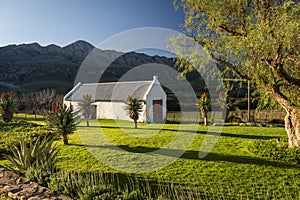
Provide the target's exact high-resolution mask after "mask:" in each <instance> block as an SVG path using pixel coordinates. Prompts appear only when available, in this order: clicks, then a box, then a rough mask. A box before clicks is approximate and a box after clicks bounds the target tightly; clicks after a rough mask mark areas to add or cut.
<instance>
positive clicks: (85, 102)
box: [78, 94, 93, 126]
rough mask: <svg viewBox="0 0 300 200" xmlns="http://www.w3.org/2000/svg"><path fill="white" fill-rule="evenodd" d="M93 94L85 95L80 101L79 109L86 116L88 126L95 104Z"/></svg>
mask: <svg viewBox="0 0 300 200" xmlns="http://www.w3.org/2000/svg"><path fill="white" fill-rule="evenodd" d="M92 103H93V101H92V96H91V95H88V94H86V95H83V97H82V100H81V101H80V102H79V103H78V107H79V110H80V112H81V115H82V116H83V117H84V119H85V121H86V126H90V123H89V118H90V116H91V113H92V110H93V105H92Z"/></svg>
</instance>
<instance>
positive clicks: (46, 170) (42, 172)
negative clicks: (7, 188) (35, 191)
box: [25, 166, 55, 187]
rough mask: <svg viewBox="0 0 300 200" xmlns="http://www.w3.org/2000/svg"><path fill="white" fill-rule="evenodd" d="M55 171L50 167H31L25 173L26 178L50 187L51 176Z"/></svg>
mask: <svg viewBox="0 0 300 200" xmlns="http://www.w3.org/2000/svg"><path fill="white" fill-rule="evenodd" d="M54 171H55V169H54V168H50V167H40V166H35V167H32V166H30V167H29V168H27V170H26V172H25V177H26V178H28V179H30V180H31V181H34V182H36V183H38V184H40V185H43V186H45V187H48V183H49V182H50V176H51V174H53V173H54Z"/></svg>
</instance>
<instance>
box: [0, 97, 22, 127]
mask: <svg viewBox="0 0 300 200" xmlns="http://www.w3.org/2000/svg"><path fill="white" fill-rule="evenodd" d="M17 108H18V105H17V101H16V100H15V99H14V98H13V96H12V95H11V94H9V93H3V94H2V95H1V97H0V113H1V116H2V119H3V121H4V122H11V121H12V119H13V114H14V113H15V112H16V111H17Z"/></svg>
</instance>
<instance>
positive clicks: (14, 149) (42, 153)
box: [5, 135, 58, 173]
mask: <svg viewBox="0 0 300 200" xmlns="http://www.w3.org/2000/svg"><path fill="white" fill-rule="evenodd" d="M53 140H54V137H53V136H51V135H50V136H48V137H44V138H43V139H41V138H40V136H39V137H38V139H37V141H35V142H33V141H30V143H29V144H26V143H25V141H24V140H23V139H21V140H20V142H19V145H18V146H17V145H13V146H10V152H11V154H6V155H5V158H6V159H7V160H9V161H10V162H11V163H12V164H13V165H14V166H15V167H17V168H18V169H19V170H20V172H23V173H25V172H26V170H27V169H29V168H31V167H32V168H34V169H36V168H41V169H43V170H51V169H52V168H53V167H54V162H55V158H56V156H57V153H58V151H57V149H56V147H52V143H53Z"/></svg>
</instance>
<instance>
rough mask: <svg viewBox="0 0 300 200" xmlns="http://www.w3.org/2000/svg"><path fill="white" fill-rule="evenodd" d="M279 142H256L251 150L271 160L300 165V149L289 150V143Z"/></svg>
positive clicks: (273, 140)
mask: <svg viewBox="0 0 300 200" xmlns="http://www.w3.org/2000/svg"><path fill="white" fill-rule="evenodd" d="M278 140H279V139H277V140H276V139H272V140H256V141H254V142H253V143H252V144H251V145H250V146H249V150H250V151H251V152H253V153H255V154H256V155H258V156H260V157H264V158H269V159H270V160H276V161H283V162H289V163H293V164H300V148H294V149H290V148H287V142H285V141H284V140H283V139H282V141H280V142H279V141H278Z"/></svg>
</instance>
